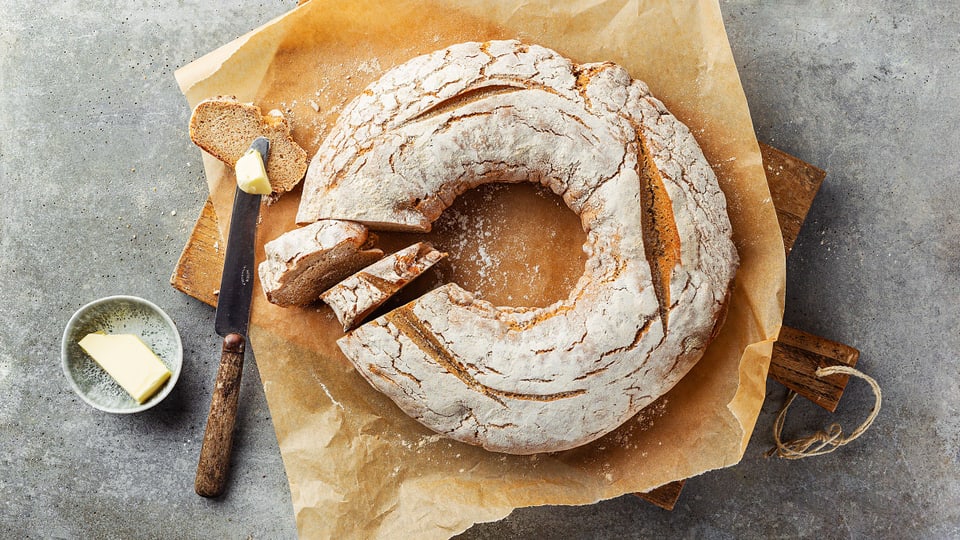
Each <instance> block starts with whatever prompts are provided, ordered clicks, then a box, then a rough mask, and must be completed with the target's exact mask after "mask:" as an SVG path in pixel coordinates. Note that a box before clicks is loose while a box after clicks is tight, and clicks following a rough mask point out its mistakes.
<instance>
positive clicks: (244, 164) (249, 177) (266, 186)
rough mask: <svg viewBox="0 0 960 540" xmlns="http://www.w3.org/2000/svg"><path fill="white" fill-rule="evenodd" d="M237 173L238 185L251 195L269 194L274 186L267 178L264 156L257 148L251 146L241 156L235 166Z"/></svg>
mask: <svg viewBox="0 0 960 540" xmlns="http://www.w3.org/2000/svg"><path fill="white" fill-rule="evenodd" d="M234 170H235V171H236V173H237V187H239V188H240V189H242V190H243V191H244V193H249V194H251V195H269V194H270V192H271V191H273V188H271V187H270V180H269V179H268V178H267V169H266V167H265V166H264V164H263V156H262V155H260V152H259V151H258V150H257V149H256V148H250V149H248V150H247V151H246V152H244V153H243V155H242V156H240V159H238V160H237V164H236V165H235V166H234Z"/></svg>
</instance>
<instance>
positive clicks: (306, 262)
mask: <svg viewBox="0 0 960 540" xmlns="http://www.w3.org/2000/svg"><path fill="white" fill-rule="evenodd" d="M375 242H376V236H375V235H372V234H369V233H368V232H367V228H366V227H364V226H363V225H360V224H359V223H354V222H351V221H337V220H324V221H318V222H316V223H313V224H310V225H308V226H306V227H301V228H299V229H294V230H292V231H289V232H286V233H284V234H282V235H280V236H279V237H277V238H275V239H274V240H271V241H270V242H267V243H266V244H265V245H264V250H265V251H266V255H267V258H266V260H265V261H263V262H262V263H260V267H259V269H258V270H259V274H260V284H261V285H262V287H263V292H264V294H266V296H267V300H269V301H270V302H271V303H273V304H277V305H280V306H306V305H309V304H312V303H314V302H316V301H317V299H319V298H320V294H321V293H322V292H324V291H326V290H327V289H329V288H330V287H332V286H333V285H335V284H337V283H339V282H340V281H342V280H343V278H345V277H347V276H349V275H351V274H353V273H354V272H356V271H357V270H359V269H361V268H364V267H365V266H368V265H369V264H370V263H372V262H374V261H376V260H378V259H380V258H382V257H383V251H380V250H379V249H375V248H373V244H374V243H375Z"/></svg>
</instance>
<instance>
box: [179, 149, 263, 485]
mask: <svg viewBox="0 0 960 540" xmlns="http://www.w3.org/2000/svg"><path fill="white" fill-rule="evenodd" d="M250 147H251V148H253V149H255V150H257V151H258V152H260V156H261V157H262V158H263V162H264V165H266V162H267V158H268V155H269V152H270V141H269V140H268V139H267V138H266V137H258V138H257V139H256V140H254V141H253V144H252V145H251V146H250ZM259 216H260V195H253V194H250V193H247V192H245V191H243V190H242V189H240V187H239V186H238V187H237V189H236V193H235V194H234V197H233V213H232V214H231V217H230V231H229V232H228V236H227V252H226V255H225V256H224V263H223V275H222V277H221V278H220V294H219V296H218V298H217V316H216V323H215V329H216V332H217V334H218V335H220V336H223V347H222V349H221V354H220V367H219V368H218V369H217V382H216V385H215V387H214V390H213V398H212V400H211V401H210V414H209V415H208V416H207V427H206V430H205V431H204V434H203V445H202V446H201V448H200V460H199V463H198V464H197V477H196V481H195V483H194V489H195V490H196V492H197V495H200V496H202V497H217V496H219V495H220V494H222V493H223V490H224V487H225V485H226V480H227V474H228V472H229V470H230V453H231V451H232V449H233V428H234V425H235V424H236V420H237V402H238V398H239V396H240V376H241V373H242V372H243V355H244V351H245V350H246V343H247V329H248V326H249V322H250V302H251V300H252V296H253V280H254V276H255V275H256V268H255V267H254V264H255V263H254V246H255V244H254V243H255V240H256V237H257V219H258V218H259Z"/></svg>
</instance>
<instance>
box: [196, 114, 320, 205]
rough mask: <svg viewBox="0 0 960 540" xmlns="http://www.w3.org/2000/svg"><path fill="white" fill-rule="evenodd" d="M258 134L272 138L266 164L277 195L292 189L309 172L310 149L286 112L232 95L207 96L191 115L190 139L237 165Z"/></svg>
mask: <svg viewBox="0 0 960 540" xmlns="http://www.w3.org/2000/svg"><path fill="white" fill-rule="evenodd" d="M257 137H266V138H268V139H270V159H269V160H268V163H267V165H266V172H267V177H268V178H269V179H270V187H271V191H272V194H273V195H272V196H273V198H277V197H279V196H280V195H282V194H284V193H286V192H287V191H290V190H291V189H293V188H294V186H296V185H297V184H298V183H299V182H300V180H301V179H302V178H303V175H304V174H305V173H306V172H307V152H306V150H304V149H303V148H301V147H300V145H298V144H297V143H296V142H294V140H293V139H292V138H291V137H290V122H289V121H288V120H287V118H286V117H285V116H283V113H281V112H280V111H277V110H272V111H270V112H269V113H267V114H266V115H264V114H261V112H260V108H259V107H257V106H256V105H253V104H252V103H241V102H239V101H237V99H236V98H234V97H231V96H220V97H215V98H212V99H205V100H203V101H201V102H200V103H198V104H197V106H196V107H195V108H194V109H193V115H192V116H191V117H190V139H191V140H192V141H193V142H194V144H196V145H197V146H199V147H200V148H202V149H203V150H204V151H205V152H207V153H208V154H210V155H212V156H213V157H215V158H217V159H219V160H220V161H222V162H224V163H226V164H227V165H230V166H231V167H234V166H235V165H236V163H237V160H238V159H240V157H241V156H243V154H244V152H246V151H247V149H248V148H250V143H251V142H253V140H254V139H256V138H257Z"/></svg>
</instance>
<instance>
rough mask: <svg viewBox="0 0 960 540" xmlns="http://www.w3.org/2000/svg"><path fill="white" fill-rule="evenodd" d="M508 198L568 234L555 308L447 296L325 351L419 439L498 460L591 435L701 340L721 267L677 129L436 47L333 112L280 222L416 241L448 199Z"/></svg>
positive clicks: (729, 246) (724, 290) (686, 358)
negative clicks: (580, 264) (395, 233)
mask: <svg viewBox="0 0 960 540" xmlns="http://www.w3.org/2000/svg"><path fill="white" fill-rule="evenodd" d="M525 181H530V182H538V183H541V184H543V185H545V186H548V187H549V188H550V189H551V190H552V191H553V192H554V193H556V194H557V195H559V196H560V197H562V198H563V200H564V201H565V202H566V204H567V206H568V207H569V208H570V209H571V210H573V211H574V212H576V213H577V214H578V215H579V216H580V219H581V223H582V225H583V229H584V231H585V232H586V235H587V241H586V243H585V245H584V250H585V252H586V253H587V255H588V259H587V262H586V265H585V268H584V274H583V276H582V277H581V278H580V279H579V281H578V282H577V284H576V286H575V287H574V289H573V290H572V291H571V292H570V295H569V297H568V298H566V299H565V300H561V301H558V302H556V303H554V304H552V305H549V306H547V307H542V308H531V307H497V306H494V305H492V304H490V303H489V302H486V301H483V300H480V299H478V298H476V297H475V296H474V295H472V294H471V293H469V292H467V291H464V290H463V289H462V288H460V287H458V286H457V285H455V284H452V283H451V284H446V285H443V286H441V287H439V288H437V289H434V290H433V291H431V292H429V293H427V294H425V295H423V296H421V297H420V298H418V299H416V300H414V301H413V302H411V303H409V304H407V305H405V306H403V307H400V308H398V309H396V310H394V311H392V312H390V313H387V314H386V315H383V316H381V317H380V318H378V319H376V320H374V321H371V322H369V323H367V324H365V325H363V326H361V327H360V328H358V329H356V330H354V331H353V332H352V333H350V334H347V335H346V336H344V337H343V338H341V339H340V340H339V341H338V344H339V346H340V348H341V350H342V351H343V353H344V354H345V355H346V356H347V357H348V358H349V359H350V361H351V362H352V363H353V364H354V365H355V366H356V368H357V370H358V371H359V372H360V373H361V374H363V376H364V377H365V378H366V379H367V380H368V381H369V382H370V383H371V384H372V385H373V386H374V387H376V388H377V389H379V390H380V391H382V392H383V393H385V394H386V395H388V396H389V397H390V398H391V399H393V401H394V402H396V404H397V405H399V406H400V408H401V409H403V410H404V411H405V412H406V413H407V414H409V415H410V416H412V417H414V418H415V419H417V420H418V421H420V422H421V423H423V424H424V425H426V426H428V427H429V428H431V429H433V430H434V431H436V432H438V433H441V434H443V435H447V436H449V437H451V438H454V439H457V440H460V441H464V442H467V443H471V444H478V445H482V446H483V447H485V448H487V449H489V450H494V451H500V452H507V453H514V454H529V453H535V452H547V451H557V450H564V449H569V448H572V447H575V446H579V445H582V444H584V443H587V442H590V441H592V440H595V439H597V438H599V437H600V436H602V435H604V434H606V433H608V432H610V431H611V430H613V429H615V428H616V427H618V426H620V425H621V424H622V423H623V422H625V421H626V420H628V419H629V418H630V417H631V416H633V415H634V414H636V413H637V412H638V411H639V410H640V409H642V408H643V407H644V406H646V405H648V404H649V403H651V402H652V401H653V400H655V399H656V398H658V397H659V396H661V395H663V394H664V393H666V392H667V391H668V390H669V389H670V388H671V387H673V386H674V384H675V383H676V382H677V381H678V380H679V379H680V378H681V377H683V375H684V374H686V373H687V372H688V371H689V369H690V368H691V367H692V366H693V365H694V364H695V363H696V361H697V360H698V359H699V358H700V357H701V355H702V353H703V351H704V349H705V348H706V346H707V345H708V343H709V342H710V341H711V339H712V338H713V336H714V335H715V331H716V329H717V328H718V327H719V325H720V322H721V320H722V318H723V313H724V308H725V304H726V299H727V297H728V293H729V291H730V288H731V286H732V280H733V277H734V274H735V272H736V268H737V264H738V258H737V253H736V250H735V248H734V245H733V242H732V240H731V227H730V222H729V219H728V217H727V214H726V201H725V199H724V196H723V193H722V192H721V191H720V188H719V186H718V183H717V180H716V177H715V175H714V173H713V171H712V169H711V168H710V165H709V164H708V163H707V161H706V160H705V159H704V156H703V154H702V152H701V150H700V148H699V146H698V145H697V143H696V141H695V140H694V138H693V136H692V135H691V133H690V131H689V130H688V129H687V128H686V126H684V125H683V124H682V123H681V122H680V121H678V120H677V119H676V118H675V117H674V116H672V115H671V114H670V113H669V112H668V111H667V110H666V108H665V107H664V106H663V104H662V103H661V102H660V101H658V100H657V99H655V98H654V97H652V96H651V95H650V93H649V91H648V89H647V86H646V85H645V84H644V83H642V82H640V81H636V80H631V78H630V76H629V75H628V73H627V72H626V71H625V70H624V69H623V68H621V67H619V66H617V65H615V64H611V63H599V64H584V65H575V64H573V63H571V62H570V61H569V60H567V59H566V58H563V57H562V56H560V55H559V54H557V53H556V52H554V51H551V50H549V49H546V48H543V47H539V46H534V45H525V44H521V43H519V42H517V41H492V42H486V43H463V44H459V45H454V46H451V47H449V48H446V49H444V50H440V51H437V52H434V53H432V54H427V55H425V56H420V57H417V58H414V59H412V60H410V61H409V62H407V63H404V64H402V65H399V66H397V67H395V68H393V69H391V70H389V71H388V72H386V73H385V74H384V75H383V76H382V77H381V78H380V79H379V80H378V81H376V82H374V83H373V84H372V85H370V86H369V87H368V88H367V89H366V90H364V91H363V93H362V94H361V95H360V96H359V97H357V98H356V99H355V100H354V101H352V102H351V103H350V104H349V105H348V106H347V107H346V108H345V109H344V111H343V113H342V115H341V117H340V118H339V120H338V122H337V124H336V125H335V126H334V128H333V130H332V132H331V133H330V134H329V136H328V137H327V138H326V139H325V141H324V142H323V144H322V146H321V148H320V150H319V151H318V153H317V154H316V156H315V157H314V159H313V160H312V162H311V164H310V167H309V170H308V172H307V176H306V180H305V185H304V192H303V196H302V199H301V204H300V208H299V212H298V217H297V220H298V221H299V222H311V221H314V220H318V219H344V220H354V221H359V222H362V223H364V224H366V225H368V226H370V227H371V228H375V229H376V228H380V229H400V230H421V231H425V230H429V228H430V224H431V222H432V221H433V220H434V219H436V218H437V217H438V216H439V215H440V213H441V212H442V211H443V209H444V208H446V207H448V206H449V205H450V204H451V202H452V201H453V199H454V198H455V197H456V196H457V195H458V194H460V193H463V192H464V191H466V190H468V189H470V188H472V187H475V186H477V185H480V184H483V183H487V182H525ZM529 241H530V242H531V243H542V242H543V241H544V240H543V238H530V240H529ZM543 249H544V250H548V249H550V247H549V246H548V245H543Z"/></svg>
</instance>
